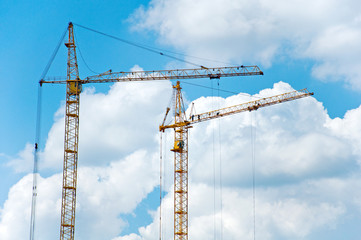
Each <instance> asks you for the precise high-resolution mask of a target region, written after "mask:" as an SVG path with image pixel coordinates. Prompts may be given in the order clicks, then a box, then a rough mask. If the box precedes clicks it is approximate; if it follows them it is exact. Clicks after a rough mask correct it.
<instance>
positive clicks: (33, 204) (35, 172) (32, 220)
mask: <svg viewBox="0 0 361 240" xmlns="http://www.w3.org/2000/svg"><path fill="white" fill-rule="evenodd" d="M41 100H42V87H41V86H40V85H39V87H38V100H37V101H38V103H37V114H36V128H35V129H36V130H35V146H34V169H33V192H32V198H31V215H30V216H31V218H30V240H34V234H35V213H36V211H35V210H36V197H37V195H38V192H37V191H38V190H37V185H38V180H37V177H38V161H39V152H38V151H39V143H40V134H41V129H40V128H41Z"/></svg>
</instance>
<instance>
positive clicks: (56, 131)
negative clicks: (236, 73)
mask: <svg viewBox="0 0 361 240" xmlns="http://www.w3.org/2000/svg"><path fill="white" fill-rule="evenodd" d="M170 89H171V88H170V84H169V83H168V82H164V83H149V85H145V84H142V85H139V84H136V83H129V84H115V85H114V86H113V87H112V88H111V90H110V91H109V92H108V93H106V94H100V93H95V92H94V91H90V90H87V91H85V92H84V93H83V94H82V103H81V104H82V105H81V106H82V110H81V111H82V112H81V116H82V120H81V121H82V122H81V123H82V124H81V131H80V134H81V135H80V139H81V141H82V142H81V143H80V146H79V149H80V154H79V156H80V158H79V177H78V192H77V193H78V198H77V201H78V203H77V225H76V226H77V229H76V235H77V238H87V239H99V238H105V239H116V240H140V239H144V240H152V239H155V238H158V229H159V225H158V222H159V214H160V213H159V209H158V210H157V211H155V212H149V214H151V216H152V218H153V222H152V223H150V224H149V225H145V226H143V227H140V228H139V229H138V232H133V233H130V234H129V235H125V236H122V235H123V233H122V230H124V229H125V228H126V225H127V218H126V217H125V215H124V214H129V213H133V212H134V210H135V209H136V208H137V206H139V204H140V203H141V202H142V201H144V199H147V196H148V194H149V193H151V192H152V191H153V190H154V188H155V187H156V186H157V185H158V182H159V176H158V174H159V159H158V157H159V156H158V154H159V142H158V129H157V123H160V121H161V120H162V118H163V114H164V111H165V106H164V102H166V103H168V101H169V96H170V93H169V90H170ZM291 90H293V89H292V88H291V86H289V85H288V84H286V83H283V82H280V83H277V84H275V85H274V87H273V88H271V89H264V90H262V91H260V93H259V94H256V95H255V96H247V95H245V94H238V95H234V96H230V97H228V98H220V97H216V98H211V97H207V98H206V97H201V98H199V99H197V100H195V101H194V104H195V106H196V107H195V108H196V110H197V113H201V112H203V111H208V110H210V108H221V107H225V106H230V105H235V104H238V103H243V102H245V101H249V100H251V99H254V98H259V97H265V96H271V95H275V94H279V93H283V92H286V91H291ZM124 103H127V104H124ZM62 110H63V109H61V110H59V112H60V111H62ZM188 111H189V109H188ZM360 117H361V107H359V108H357V109H354V110H351V111H349V112H348V113H347V114H346V115H345V117H344V118H342V119H341V118H336V119H330V118H329V116H328V114H327V112H326V110H325V109H324V108H323V105H322V103H320V102H318V101H317V100H316V99H314V98H313V97H308V98H305V99H300V100H296V101H293V102H288V103H283V104H279V105H276V106H272V107H267V108H263V109H259V110H258V111H256V112H251V113H249V112H246V113H241V114H236V115H233V116H229V117H225V118H222V119H220V120H214V121H209V122H204V123H199V124H197V126H195V127H194V128H192V129H190V135H189V166H190V168H189V174H190V175H189V177H190V184H189V191H190V193H189V221H190V222H189V223H190V225H189V226H190V228H189V235H190V238H200V239H203V238H204V239H208V238H209V237H213V235H214V234H216V236H220V235H223V236H224V237H225V238H236V237H240V236H241V237H242V238H244V239H252V238H253V188H252V185H253V184H252V177H253V164H255V168H254V173H255V177H256V201H255V203H256V205H255V206H256V208H255V209H256V211H255V213H256V215H255V217H256V229H257V236H258V237H262V238H263V239H290V238H292V239H302V238H307V239H315V235H314V233H315V232H317V231H320V229H321V230H322V229H331V228H337V227H338V226H340V225H341V223H342V222H345V221H346V222H347V221H352V219H355V218H356V217H355V215H357V214H356V213H359V212H361V195H360V194H358V193H357V191H354V189H358V188H359V187H361V186H360V184H359V182H361V181H360V179H361V177H360V175H361V174H360V169H359V165H358V162H360V157H361V153H360V151H359V150H358V146H359V143H360V141H361V140H360V133H359V130H360V128H359V127H358V125H357V123H358V122H359V121H360ZM61 122H63V116H62V114H60V115H58V117H57V118H56V121H55V123H54V125H53V127H52V129H51V130H50V132H49V135H48V140H47V143H46V147H45V150H44V152H43V153H42V154H43V155H42V156H41V157H42V162H41V164H44V166H46V168H45V167H43V168H42V169H43V170H42V171H45V170H47V169H51V170H53V171H57V172H60V167H57V164H59V163H56V161H59V162H60V163H61V161H62V158H61V157H62V151H61V149H62V144H63V137H62V136H63V131H61V130H63V129H61V128H62V124H63V123H61ZM83 123H84V124H83ZM168 132H169V133H167V134H166V136H165V137H164V138H163V139H164V143H165V149H166V150H165V152H164V156H163V157H164V166H163V170H164V172H165V175H164V179H163V180H164V186H163V187H164V188H163V189H164V190H165V191H166V196H165V197H164V199H163V204H162V219H163V229H164V232H163V235H164V238H165V239H172V234H173V233H172V229H173V224H172V221H173V217H172V214H173V213H172V211H173V210H172V208H173V198H172V191H173V190H172V187H173V185H172V184H173V177H172V171H173V163H172V162H173V154H172V153H171V152H169V151H168V150H169V149H170V147H171V145H172V141H173V139H172V138H173V135H172V134H173V133H172V131H168ZM252 139H253V140H252ZM252 142H253V143H254V144H252ZM57 154H60V156H56V155H57ZM20 155H21V154H20ZM50 156H53V157H54V158H55V159H53V158H51V157H50ZM98 161H100V162H98ZM45 175H46V171H45ZM31 186H32V182H31V175H28V176H25V177H24V178H23V179H21V180H20V181H19V182H18V183H17V184H16V185H14V186H13V187H12V189H11V190H10V192H9V195H8V199H7V201H6V202H5V204H4V206H2V208H1V211H0V214H1V215H0V238H1V239H6V240H11V239H21V238H25V237H26V236H27V235H28V233H27V231H26V230H27V229H28V228H29V227H28V226H29V223H28V220H29V219H30V216H29V214H30V205H31V204H30V202H31V199H30V197H31ZM221 186H222V188H221ZM38 192H39V195H38V209H37V223H36V229H37V230H36V234H37V236H38V239H49V238H52V237H54V236H55V237H56V236H58V234H59V222H60V219H59V218H60V216H59V215H60V202H61V196H60V195H61V174H60V173H56V174H54V175H51V174H50V176H48V177H45V176H42V177H39V187H38ZM24 216H25V217H24ZM350 219H351V220H350ZM13 226H16V228H15V227H13ZM18 229H23V230H22V231H18Z"/></svg>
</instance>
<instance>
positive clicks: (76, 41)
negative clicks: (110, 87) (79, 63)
mask: <svg viewBox="0 0 361 240" xmlns="http://www.w3.org/2000/svg"><path fill="white" fill-rule="evenodd" d="M74 37H75V43H76V46H77V48H78V50H79V54H80V57H81V59H82V60H83V62H84V65H85V66H86V67H87V68H88V70H89V71H91V72H92V73H95V74H100V73H99V72H95V71H94V70H92V69H91V68H90V67H89V65H88V64H87V63H86V61H85V59H84V57H83V54H82V52H81V49H80V45H79V41H78V39H77V38H76V35H75V34H74Z"/></svg>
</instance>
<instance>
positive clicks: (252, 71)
mask: <svg viewBox="0 0 361 240" xmlns="http://www.w3.org/2000/svg"><path fill="white" fill-rule="evenodd" d="M254 75H263V72H262V71H261V70H260V69H259V67H258V66H243V65H242V66H236V67H217V68H205V67H202V68H197V69H175V70H160V71H135V72H111V71H110V70H109V71H107V72H105V73H102V74H99V75H95V76H89V77H86V78H85V79H78V80H70V81H77V82H80V83H81V84H86V83H106V82H132V81H151V80H174V79H177V80H179V79H195V78H220V77H232V76H254ZM44 83H51V84H66V83H67V80H65V79H51V78H49V79H46V80H44V79H42V80H41V81H40V84H44Z"/></svg>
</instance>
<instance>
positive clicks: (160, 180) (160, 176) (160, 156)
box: [159, 132, 163, 240]
mask: <svg viewBox="0 0 361 240" xmlns="http://www.w3.org/2000/svg"><path fill="white" fill-rule="evenodd" d="M159 142H160V151H159V240H162V174H163V171H162V164H163V133H162V132H160V140H159Z"/></svg>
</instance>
